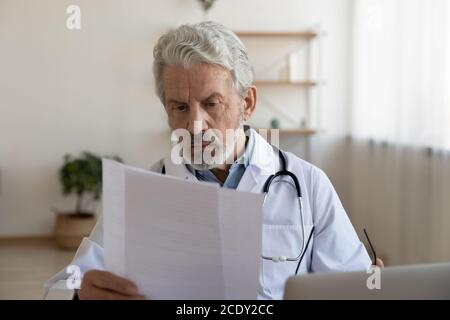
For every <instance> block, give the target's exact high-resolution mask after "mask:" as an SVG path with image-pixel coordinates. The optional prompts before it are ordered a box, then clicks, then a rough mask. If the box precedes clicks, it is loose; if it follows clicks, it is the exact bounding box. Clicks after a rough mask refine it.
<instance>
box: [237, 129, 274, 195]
mask: <svg viewBox="0 0 450 320" xmlns="http://www.w3.org/2000/svg"><path fill="white" fill-rule="evenodd" d="M250 130H252V134H253V135H254V137H255V145H254V149H253V152H252V155H251V157H250V162H249V165H248V167H247V169H246V170H245V173H244V175H243V176H242V178H241V181H240V182H239V184H238V187H237V190H238V191H247V192H255V193H261V191H262V189H263V187H264V183H265V182H266V180H267V178H269V176H270V175H272V174H275V172H276V171H278V167H279V160H278V157H277V155H276V154H275V152H274V150H273V147H272V146H271V145H270V144H269V143H268V142H267V141H266V140H265V139H264V138H263V137H261V136H260V135H259V134H258V133H257V132H256V131H255V130H253V129H250Z"/></svg>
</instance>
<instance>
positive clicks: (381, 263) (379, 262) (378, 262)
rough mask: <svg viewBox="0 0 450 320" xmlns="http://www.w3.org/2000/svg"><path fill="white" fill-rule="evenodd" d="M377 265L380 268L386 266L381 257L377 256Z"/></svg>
mask: <svg viewBox="0 0 450 320" xmlns="http://www.w3.org/2000/svg"><path fill="white" fill-rule="evenodd" d="M376 266H377V267H380V268H384V262H383V260H381V259H380V258H377V261H376Z"/></svg>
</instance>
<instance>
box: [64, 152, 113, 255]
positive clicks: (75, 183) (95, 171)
mask: <svg viewBox="0 0 450 320" xmlns="http://www.w3.org/2000/svg"><path fill="white" fill-rule="evenodd" d="M112 159H114V160H117V161H120V162H122V160H121V159H120V158H119V157H117V156H114V157H112ZM59 180H60V182H61V185H62V193H63V195H64V196H69V195H72V194H75V196H76V204H75V208H74V210H73V211H70V212H61V211H59V210H55V211H56V224H55V238H56V242H57V244H58V245H59V246H60V247H61V248H64V249H74V248H77V247H78V246H79V244H80V243H81V240H82V239H83V237H86V236H88V235H89V233H90V232H91V230H92V228H93V227H94V225H95V222H96V217H95V210H94V211H92V210H91V209H89V204H92V202H94V201H98V200H99V199H100V197H101V190H102V160H101V157H99V156H97V155H95V154H93V153H90V152H83V153H82V154H81V156H79V157H72V156H71V155H70V154H66V155H65V156H64V163H63V165H62V166H61V168H60V169H59Z"/></svg>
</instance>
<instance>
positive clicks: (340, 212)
mask: <svg viewBox="0 0 450 320" xmlns="http://www.w3.org/2000/svg"><path fill="white" fill-rule="evenodd" d="M253 134H254V136H255V145H254V149H253V154H252V156H251V158H250V162H249V165H248V167H247V169H246V170H245V173H244V175H243V176H242V179H241V181H240V183H239V185H238V187H237V190H238V191H248V192H255V193H261V192H262V189H263V186H264V183H265V181H266V180H267V178H268V177H269V176H270V175H272V174H274V173H276V172H277V171H278V170H280V162H279V156H278V154H277V152H275V151H274V149H273V148H272V146H271V145H269V144H268V143H267V142H266V140H264V139H263V138H262V137H261V136H260V135H259V134H257V133H256V132H255V131H253ZM285 154H286V156H287V166H288V170H289V171H291V172H293V173H294V174H295V175H296V176H297V178H298V180H299V182H300V186H301V189H302V193H303V204H304V221H305V237H307V236H308V235H309V233H310V231H311V229H312V227H313V226H315V231H314V236H313V238H312V239H311V242H310V244H309V246H308V251H307V252H306V254H305V257H304V259H303V262H302V264H301V266H300V269H299V272H298V273H299V274H305V273H307V272H329V271H355V270H367V269H368V268H369V267H370V264H371V261H370V258H369V256H368V254H367V251H366V250H365V247H364V246H363V244H362V243H361V241H360V240H359V239H358V236H357V234H356V232H355V230H354V228H353V226H352V224H351V222H350V220H349V218H348V216H347V214H346V212H345V210H344V208H343V207H342V204H341V202H340V200H339V198H338V195H337V194H336V192H335V190H334V188H333V186H332V184H331V182H330V181H329V179H328V178H327V176H326V175H325V173H324V172H323V171H322V170H320V169H319V168H317V167H315V166H313V165H311V164H310V163H307V162H306V161H303V160H301V159H300V158H298V157H297V156H295V155H294V154H291V153H288V152H285ZM163 163H164V165H165V170H166V174H167V175H173V176H177V177H183V178H185V179H188V180H194V181H195V180H197V179H196V177H195V176H194V175H192V174H191V172H190V171H189V170H188V169H187V168H186V166H185V165H176V164H174V163H173V162H172V161H170V157H165V158H164V159H163V160H161V161H159V162H158V163H157V164H155V165H154V166H153V167H152V170H154V171H157V172H161V168H162V164H163ZM289 179H290V178H288V177H284V178H283V180H286V181H290V180H289ZM262 223H263V225H262V235H263V240H262V251H263V252H262V254H263V255H264V256H282V255H283V256H287V257H296V256H297V255H298V254H299V251H300V249H301V241H302V239H301V227H300V213H299V208H298V202H297V198H296V194H295V188H293V187H292V185H290V184H289V183H273V184H272V186H271V188H270V192H269V195H268V197H267V200H266V203H265V204H264V207H263V212H262ZM305 242H306V241H305ZM102 244H103V232H102V223H101V219H99V222H98V223H97V225H96V226H95V228H94V230H93V231H92V233H91V235H90V236H89V238H85V239H84V240H83V242H82V243H81V245H80V247H79V249H78V251H77V253H76V254H75V257H74V259H73V262H72V263H71V264H75V265H78V266H79V267H80V269H81V272H82V273H84V272H86V271H87V270H90V269H104V268H105V266H104V262H103V248H102ZM296 267H297V262H278V263H276V262H273V261H271V260H263V259H261V268H260V285H259V292H258V298H259V299H281V298H282V297H283V289H284V285H285V282H286V280H287V278H288V277H290V276H292V275H294V273H295V269H296ZM67 277H68V274H67V273H66V270H65V269H64V270H62V271H61V272H59V273H58V274H56V275H55V276H54V277H52V278H51V279H49V280H48V281H47V282H46V284H45V290H46V294H47V293H48V292H49V289H50V290H55V289H56V288H59V290H58V289H56V290H58V292H59V296H61V297H63V296H64V294H65V296H66V297H71V296H72V293H71V291H69V292H67V291H64V290H61V289H62V288H65V281H64V280H65V279H67ZM53 296H54V294H53Z"/></svg>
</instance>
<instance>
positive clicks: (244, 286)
mask: <svg viewBox="0 0 450 320" xmlns="http://www.w3.org/2000/svg"><path fill="white" fill-rule="evenodd" d="M103 181H104V182H103V183H104V185H103V203H104V204H103V208H104V210H103V223H104V246H105V263H106V266H107V268H108V269H109V270H111V271H112V272H115V273H118V274H120V275H122V276H125V277H127V278H129V279H131V280H133V281H134V282H136V284H137V285H138V287H139V290H140V292H141V293H142V294H144V295H145V296H146V297H148V298H150V299H255V298H256V296H257V290H258V279H259V267H260V259H261V258H260V255H261V206H262V201H263V198H262V196H261V195H258V194H253V193H245V192H237V191H235V190H228V189H222V188H220V187H219V186H218V185H215V184H211V183H201V182H189V181H185V180H182V179H178V178H173V177H169V176H165V175H161V174H157V173H152V172H149V171H145V170H142V169H137V168H132V167H129V166H125V165H122V164H119V163H117V162H114V161H111V160H106V159H104V160H103Z"/></svg>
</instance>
